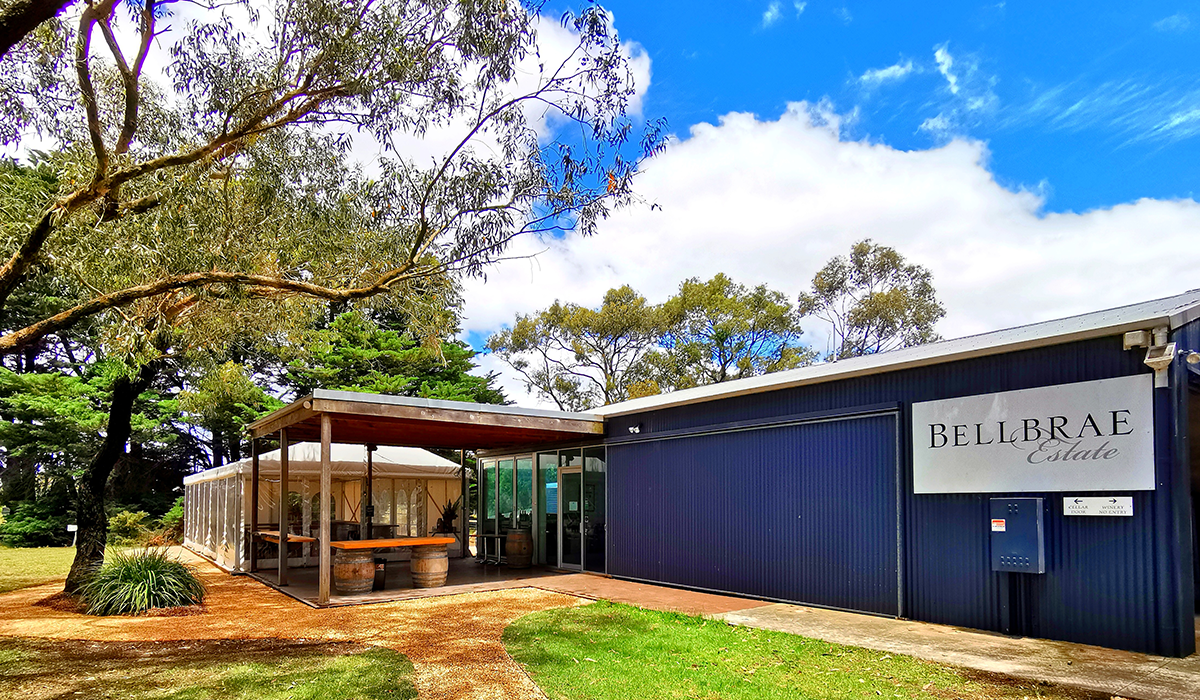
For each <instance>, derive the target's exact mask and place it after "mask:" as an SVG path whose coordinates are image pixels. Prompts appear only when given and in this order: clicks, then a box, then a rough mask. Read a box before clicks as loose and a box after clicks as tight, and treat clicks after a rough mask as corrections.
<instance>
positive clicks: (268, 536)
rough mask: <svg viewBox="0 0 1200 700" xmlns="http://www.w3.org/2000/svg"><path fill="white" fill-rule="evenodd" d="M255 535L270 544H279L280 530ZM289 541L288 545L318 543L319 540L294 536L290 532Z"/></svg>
mask: <svg viewBox="0 0 1200 700" xmlns="http://www.w3.org/2000/svg"><path fill="white" fill-rule="evenodd" d="M254 534H255V535H257V536H258V537H261V538H263V539H264V540H266V541H268V542H273V543H275V544H279V531H278V530H259V531H258V532H256V533H254ZM287 541H288V544H291V543H293V542H316V541H317V538H316V537H305V536H304V535H293V534H292V533H290V532H289V533H288V536H287Z"/></svg>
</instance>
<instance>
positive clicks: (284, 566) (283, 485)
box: [279, 428, 292, 586]
mask: <svg viewBox="0 0 1200 700" xmlns="http://www.w3.org/2000/svg"><path fill="white" fill-rule="evenodd" d="M291 510H292V504H291V503H290V502H289V498H288V434H287V428H280V429H279V585H280V586H286V585H288V580H287V577H288V561H287V560H288V526H289V525H290V523H289V521H290V520H291Z"/></svg>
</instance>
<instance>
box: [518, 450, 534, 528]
mask: <svg viewBox="0 0 1200 700" xmlns="http://www.w3.org/2000/svg"><path fill="white" fill-rule="evenodd" d="M517 527H519V528H521V529H523V530H525V529H530V528H532V527H533V458H532V457H518V458H517Z"/></svg>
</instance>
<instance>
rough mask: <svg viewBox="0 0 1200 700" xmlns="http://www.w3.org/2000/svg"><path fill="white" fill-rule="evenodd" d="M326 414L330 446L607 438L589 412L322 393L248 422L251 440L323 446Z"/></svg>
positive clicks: (491, 445) (478, 445)
mask: <svg viewBox="0 0 1200 700" xmlns="http://www.w3.org/2000/svg"><path fill="white" fill-rule="evenodd" d="M323 413H324V414H328V415H329V418H330V424H331V428H332V431H333V435H332V441H333V442H340V443H356V444H368V443H370V444H376V445H406V446H412V447H441V448H450V449H464V448H465V449H501V448H506V447H527V446H530V447H531V446H535V445H539V444H549V443H556V442H568V441H571V440H584V439H589V438H597V437H599V436H601V435H603V434H604V419H603V418H601V417H599V416H594V415H590V414H586V413H566V412H563V411H547V410H543V409H535V408H519V407H516V406H496V405H492V404H479V403H467V402H462V401H439V400H435V399H417V398H411V397H407V396H387V395H383V394H362V393H358V392H353V391H329V390H325V389H316V390H314V391H313V393H312V394H310V395H308V396H305V397H303V398H301V399H298V400H296V401H295V402H293V403H291V404H290V405H288V406H284V407H283V408H281V409H279V410H277V411H273V412H272V413H270V414H268V415H266V416H264V417H262V418H260V419H259V420H257V421H255V422H253V423H251V424H250V434H251V437H253V438H260V437H265V436H267V435H271V434H273V433H276V432H278V431H279V430H280V429H281V428H287V431H288V441H289V442H298V441H302V440H312V441H317V442H319V441H320V439H321V414H323Z"/></svg>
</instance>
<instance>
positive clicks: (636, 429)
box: [629, 423, 642, 435]
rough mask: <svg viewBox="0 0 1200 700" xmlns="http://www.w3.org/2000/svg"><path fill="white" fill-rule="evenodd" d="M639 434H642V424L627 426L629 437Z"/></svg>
mask: <svg viewBox="0 0 1200 700" xmlns="http://www.w3.org/2000/svg"><path fill="white" fill-rule="evenodd" d="M640 432H642V424H641V423H637V424H636V425H631V426H629V434H630V435H637V434H638V433H640Z"/></svg>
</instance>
